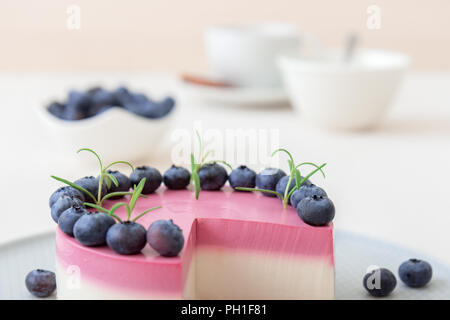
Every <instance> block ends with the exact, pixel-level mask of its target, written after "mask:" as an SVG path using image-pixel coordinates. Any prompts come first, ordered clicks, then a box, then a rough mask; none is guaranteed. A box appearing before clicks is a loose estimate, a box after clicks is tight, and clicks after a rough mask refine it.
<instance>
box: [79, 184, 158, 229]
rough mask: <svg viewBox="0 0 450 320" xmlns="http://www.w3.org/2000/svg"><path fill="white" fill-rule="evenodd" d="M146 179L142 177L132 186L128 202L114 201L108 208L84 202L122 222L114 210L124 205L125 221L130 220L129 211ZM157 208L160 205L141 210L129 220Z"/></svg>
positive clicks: (136, 218)
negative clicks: (125, 211)
mask: <svg viewBox="0 0 450 320" xmlns="http://www.w3.org/2000/svg"><path fill="white" fill-rule="evenodd" d="M146 180H147V179H146V178H143V179H142V180H141V181H140V182H139V184H138V185H137V187H136V186H134V190H133V192H132V195H131V198H130V201H129V203H125V202H119V203H116V204H114V205H113V206H112V207H111V209H109V210H108V209H105V208H103V207H102V206H99V205H96V204H93V203H89V202H85V203H84V204H85V205H86V206H88V207H91V208H95V209H97V210H99V211H101V212H104V213H106V214H107V215H110V216H112V217H114V218H116V219H117V221H119V222H120V223H122V222H123V221H122V219H120V218H119V217H118V216H117V215H116V214H115V213H114V212H115V211H116V210H117V209H119V208H120V207H125V208H126V210H127V220H126V221H130V219H131V213H132V212H133V210H134V208H135V207H136V202H137V199H138V198H139V197H140V196H141V193H142V189H144V185H145V181H146ZM159 208H161V206H157V207H153V208H150V209H147V210H145V211H143V212H142V213H140V214H138V215H137V216H136V217H135V218H134V219H133V220H131V222H136V221H137V220H138V219H140V218H142V217H143V216H144V215H146V214H147V213H149V212H150V211H153V210H156V209H159Z"/></svg>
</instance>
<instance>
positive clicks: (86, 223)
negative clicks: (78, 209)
mask: <svg viewBox="0 0 450 320" xmlns="http://www.w3.org/2000/svg"><path fill="white" fill-rule="evenodd" d="M113 224H115V221H114V219H113V218H112V217H110V216H108V215H107V214H105V213H103V212H89V213H87V214H84V215H82V216H81V217H80V218H79V219H78V221H77V222H75V225H74V226H73V234H74V236H75V238H76V239H77V240H78V242H80V243H81V244H82V245H85V246H88V247H93V246H102V245H104V244H105V243H106V232H107V231H108V229H109V228H110V227H111V226H112V225H113Z"/></svg>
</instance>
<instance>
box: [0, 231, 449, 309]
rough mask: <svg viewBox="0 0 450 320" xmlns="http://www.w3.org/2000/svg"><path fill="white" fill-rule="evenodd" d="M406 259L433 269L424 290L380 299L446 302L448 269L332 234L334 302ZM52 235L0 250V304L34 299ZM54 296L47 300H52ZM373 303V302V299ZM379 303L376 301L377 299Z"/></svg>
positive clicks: (401, 288)
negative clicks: (35, 275)
mask: <svg viewBox="0 0 450 320" xmlns="http://www.w3.org/2000/svg"><path fill="white" fill-rule="evenodd" d="M409 258H420V259H425V260H427V261H428V262H429V263H431V265H432V267H433V279H432V280H431V282H430V283H429V284H428V285H427V286H426V287H424V288H421V289H411V288H408V287H406V286H405V285H404V284H403V283H401V281H400V279H398V276H397V280H398V283H397V287H396V289H395V290H394V292H393V293H392V294H391V295H390V296H389V297H387V298H384V299H427V300H428V299H449V298H450V268H449V267H448V266H446V265H444V264H441V263H439V262H438V261H436V259H433V258H429V257H425V256H423V255H420V254H418V253H417V252H414V251H411V250H408V249H405V248H402V247H400V246H397V245H395V244H392V243H389V242H384V241H381V240H377V239H370V238H367V237H364V236H361V235H357V234H353V233H348V232H343V231H339V230H337V231H336V234H335V260H336V298H337V299H372V297H371V296H370V295H369V294H367V292H366V291H365V290H364V289H363V287H362V279H363V276H364V274H365V270H366V268H367V267H368V266H369V265H378V266H380V267H386V268H388V269H390V270H391V271H392V272H394V273H395V274H396V275H397V269H398V266H399V265H400V263H402V262H403V261H405V260H407V259H409ZM54 265H55V235H54V233H53V232H52V233H45V234H42V235H37V236H32V237H27V238H24V239H22V240H18V241H14V242H11V243H8V244H4V245H2V246H0V300H1V299H38V298H34V297H33V296H32V295H31V294H30V293H28V291H27V289H26V287H25V276H26V275H27V273H28V272H29V271H30V270H32V269H37V268H41V269H47V270H54ZM55 298H56V297H55V295H54V296H52V297H49V298H47V299H55ZM373 299H375V298H373ZM378 299H380V298H378Z"/></svg>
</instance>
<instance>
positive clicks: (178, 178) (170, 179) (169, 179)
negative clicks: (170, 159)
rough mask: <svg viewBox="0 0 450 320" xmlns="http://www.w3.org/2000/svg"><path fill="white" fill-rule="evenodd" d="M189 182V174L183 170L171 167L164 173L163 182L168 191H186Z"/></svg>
mask: <svg viewBox="0 0 450 320" xmlns="http://www.w3.org/2000/svg"><path fill="white" fill-rule="evenodd" d="M190 180H191V174H190V172H189V171H188V170H187V169H185V168H183V167H177V166H175V165H172V166H171V167H170V168H169V169H167V171H166V172H164V176H163V181H164V184H165V185H166V187H167V188H168V189H171V190H182V189H186V187H187V186H188V185H189V182H190Z"/></svg>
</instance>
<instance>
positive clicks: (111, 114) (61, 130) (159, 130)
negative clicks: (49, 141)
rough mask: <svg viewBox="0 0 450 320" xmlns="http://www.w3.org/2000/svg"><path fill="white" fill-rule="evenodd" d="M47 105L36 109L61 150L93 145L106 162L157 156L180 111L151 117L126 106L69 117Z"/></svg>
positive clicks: (70, 150)
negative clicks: (79, 117) (58, 114)
mask: <svg viewBox="0 0 450 320" xmlns="http://www.w3.org/2000/svg"><path fill="white" fill-rule="evenodd" d="M56 100H57V101H60V100H61V99H59V100H58V99H56ZM48 102H50V101H48ZM47 106H48V103H42V104H40V105H39V106H38V107H37V108H36V111H37V113H38V116H39V118H40V119H41V120H42V122H43V123H44V126H45V127H47V128H48V129H49V130H50V134H51V136H52V137H53V138H54V139H53V140H54V142H55V143H56V144H57V145H56V147H57V148H59V150H61V151H62V152H64V153H67V154H73V153H74V152H76V151H77V150H78V149H80V148H82V147H88V148H92V149H94V150H95V151H97V152H98V153H99V154H100V155H101V157H102V158H103V160H104V161H105V162H111V161H116V160H125V161H136V160H144V159H151V158H153V157H154V156H155V155H154V154H155V153H156V151H157V148H158V147H159V146H160V143H161V141H163V139H164V137H165V136H166V135H167V134H168V132H170V128H171V123H172V119H173V118H174V113H176V111H177V110H176V109H177V106H175V108H174V109H173V110H172V111H171V112H170V113H169V114H168V115H167V116H165V117H164V118H160V119H147V118H144V117H141V116H138V115H135V114H133V113H131V112H129V111H127V110H125V109H122V108H111V109H109V110H107V111H105V112H103V113H101V114H99V115H97V116H94V117H92V118H88V119H83V120H78V121H66V120H61V119H58V118H56V117H55V116H53V115H52V114H50V113H49V112H48V111H47Z"/></svg>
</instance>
